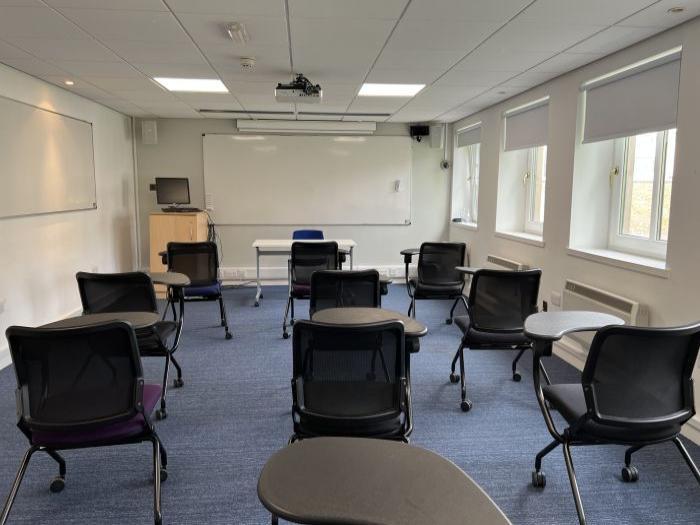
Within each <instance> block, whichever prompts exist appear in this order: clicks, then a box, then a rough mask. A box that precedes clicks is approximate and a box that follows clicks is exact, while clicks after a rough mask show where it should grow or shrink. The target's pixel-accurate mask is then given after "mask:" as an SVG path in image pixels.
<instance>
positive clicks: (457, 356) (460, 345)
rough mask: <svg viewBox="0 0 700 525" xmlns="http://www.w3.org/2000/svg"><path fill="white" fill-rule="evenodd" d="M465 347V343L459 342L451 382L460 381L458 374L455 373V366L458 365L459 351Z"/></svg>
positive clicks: (453, 359)
mask: <svg viewBox="0 0 700 525" xmlns="http://www.w3.org/2000/svg"><path fill="white" fill-rule="evenodd" d="M463 347H464V344H463V343H459V348H458V349H457V352H456V353H455V356H454V357H453V358H452V368H451V371H450V383H456V382H457V381H459V376H458V375H457V374H455V367H456V366H457V360H458V359H459V353H460V352H461V351H462V348H463Z"/></svg>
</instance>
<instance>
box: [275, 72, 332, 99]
mask: <svg viewBox="0 0 700 525" xmlns="http://www.w3.org/2000/svg"><path fill="white" fill-rule="evenodd" d="M321 98H323V90H322V89H321V86H319V85H318V84H316V85H314V84H312V83H311V81H310V80H309V79H308V78H306V77H305V76H304V75H302V74H301V73H299V74H298V75H297V77H296V78H295V79H294V80H293V81H292V82H290V83H289V84H282V83H281V82H280V83H279V84H277V87H276V88H275V100H276V101H277V102H291V103H293V104H295V103H296V104H299V103H303V104H317V103H319V102H321Z"/></svg>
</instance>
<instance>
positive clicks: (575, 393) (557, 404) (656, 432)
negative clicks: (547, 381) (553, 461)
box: [542, 383, 681, 443]
mask: <svg viewBox="0 0 700 525" xmlns="http://www.w3.org/2000/svg"><path fill="white" fill-rule="evenodd" d="M542 392H543V393H544V398H545V399H546V400H547V401H549V403H550V404H551V405H552V407H553V408H554V409H556V410H557V412H559V413H560V414H561V415H562V416H563V417H564V419H566V421H567V423H569V425H572V424H574V423H575V422H576V421H578V419H579V418H580V417H581V416H583V415H584V414H585V413H586V410H587V409H586V398H585V396H584V394H583V386H581V384H580V383H574V384H561V385H550V386H546V387H544V388H543V389H542ZM680 431H681V427H680V425H670V426H666V427H650V428H644V429H640V427H635V428H631V429H630V428H626V427H621V426H613V425H603V424H601V423H595V422H593V421H587V422H586V423H584V425H583V426H582V427H581V428H580V429H579V430H578V431H577V432H576V434H575V438H576V439H579V440H582V441H609V442H619V443H644V442H649V441H662V440H665V439H670V438H672V437H674V436H676V435H677V434H678V433H679V432H680Z"/></svg>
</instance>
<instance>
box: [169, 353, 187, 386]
mask: <svg viewBox="0 0 700 525" xmlns="http://www.w3.org/2000/svg"><path fill="white" fill-rule="evenodd" d="M170 360H171V361H172V363H173V366H174V367H175V370H176V371H177V378H175V379H173V386H174V387H175V388H180V387H182V386H184V385H185V381H184V380H183V379H182V368H180V363H178V362H177V361H176V360H175V356H174V355H171V356H170Z"/></svg>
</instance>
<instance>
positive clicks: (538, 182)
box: [524, 146, 547, 235]
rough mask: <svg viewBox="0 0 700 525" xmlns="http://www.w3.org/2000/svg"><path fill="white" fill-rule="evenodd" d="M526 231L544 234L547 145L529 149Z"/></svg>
mask: <svg viewBox="0 0 700 525" xmlns="http://www.w3.org/2000/svg"><path fill="white" fill-rule="evenodd" d="M524 179H525V186H526V188H525V231H526V232H528V233H535V234H539V235H542V225H543V224H544V189H545V183H546V182H547V146H539V147H536V148H531V149H530V150H529V151H528V171H527V172H525V177H524Z"/></svg>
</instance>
